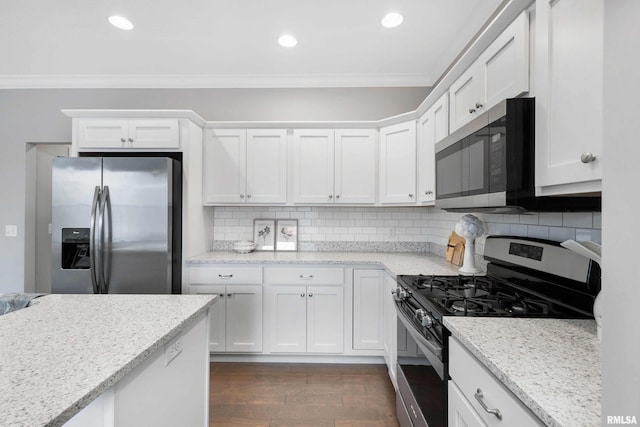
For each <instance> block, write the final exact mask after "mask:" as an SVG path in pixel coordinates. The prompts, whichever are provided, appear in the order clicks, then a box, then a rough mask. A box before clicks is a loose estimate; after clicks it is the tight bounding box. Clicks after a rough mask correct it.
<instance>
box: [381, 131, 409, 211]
mask: <svg viewBox="0 0 640 427" xmlns="http://www.w3.org/2000/svg"><path fill="white" fill-rule="evenodd" d="M415 193H416V122H415V121H410V122H406V123H400V124H397V125H393V126H387V127H383V128H381V129H380V203H383V204H384V203H404V204H409V203H415V201H416V194H415Z"/></svg>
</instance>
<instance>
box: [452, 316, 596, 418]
mask: <svg viewBox="0 0 640 427" xmlns="http://www.w3.org/2000/svg"><path fill="white" fill-rule="evenodd" d="M444 324H445V326H446V327H447V328H448V329H449V330H450V331H451V335H452V336H453V337H455V338H457V339H458V340H459V341H460V342H461V343H462V344H463V345H464V346H465V347H466V348H467V349H468V350H469V351H470V352H471V353H472V354H473V355H474V356H475V357H476V358H477V359H478V360H480V362H481V363H482V364H483V365H484V366H486V367H487V368H488V369H489V371H491V372H492V373H493V374H494V375H495V376H496V377H497V378H498V379H499V380H500V381H501V382H502V383H503V384H504V385H505V386H506V387H507V388H508V389H509V390H511V392H513V393H514V394H515V395H516V396H517V397H518V398H519V399H520V400H521V401H522V402H523V403H524V404H525V405H526V406H527V407H528V408H529V409H531V411H532V412H533V413H534V414H536V416H538V418H540V419H541V420H542V421H543V422H544V423H545V424H547V425H548V426H551V427H590V426H593V427H596V426H600V413H601V403H600V399H601V395H602V390H601V368H600V342H599V341H598V338H597V336H596V322H595V320H564V319H521V318H488V317H454V316H447V317H445V318H444Z"/></svg>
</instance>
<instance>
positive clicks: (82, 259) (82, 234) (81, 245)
mask: <svg viewBox="0 0 640 427" xmlns="http://www.w3.org/2000/svg"><path fill="white" fill-rule="evenodd" d="M89 235H90V229H89V228H63V229H62V268H63V269H64V270H84V269H88V268H90V266H91V263H90V253H89Z"/></svg>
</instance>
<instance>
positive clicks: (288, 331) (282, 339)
mask: <svg viewBox="0 0 640 427" xmlns="http://www.w3.org/2000/svg"><path fill="white" fill-rule="evenodd" d="M269 303H270V307H269V309H270V312H271V319H270V321H269V325H270V329H269V333H270V345H269V348H270V350H271V352H272V353H304V352H305V351H307V288H306V286H277V285H276V286H270V287H269Z"/></svg>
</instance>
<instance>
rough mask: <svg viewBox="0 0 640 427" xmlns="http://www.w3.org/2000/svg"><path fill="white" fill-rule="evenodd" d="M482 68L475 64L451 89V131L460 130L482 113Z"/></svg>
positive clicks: (477, 63)
mask: <svg viewBox="0 0 640 427" xmlns="http://www.w3.org/2000/svg"><path fill="white" fill-rule="evenodd" d="M482 79H483V75H482V67H481V66H480V63H479V62H478V61H476V62H474V63H473V64H472V65H471V67H469V68H468V69H467V70H466V71H465V72H464V73H462V75H461V76H460V77H458V79H457V80H456V81H455V82H454V83H453V84H452V85H451V87H450V88H449V131H450V132H451V133H453V132H454V131H456V130H458V129H460V127H462V126H463V125H464V124H466V123H468V122H469V121H470V120H471V119H473V118H474V117H476V116H477V115H478V114H480V113H482V111H483V106H484V84H483V82H482Z"/></svg>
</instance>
